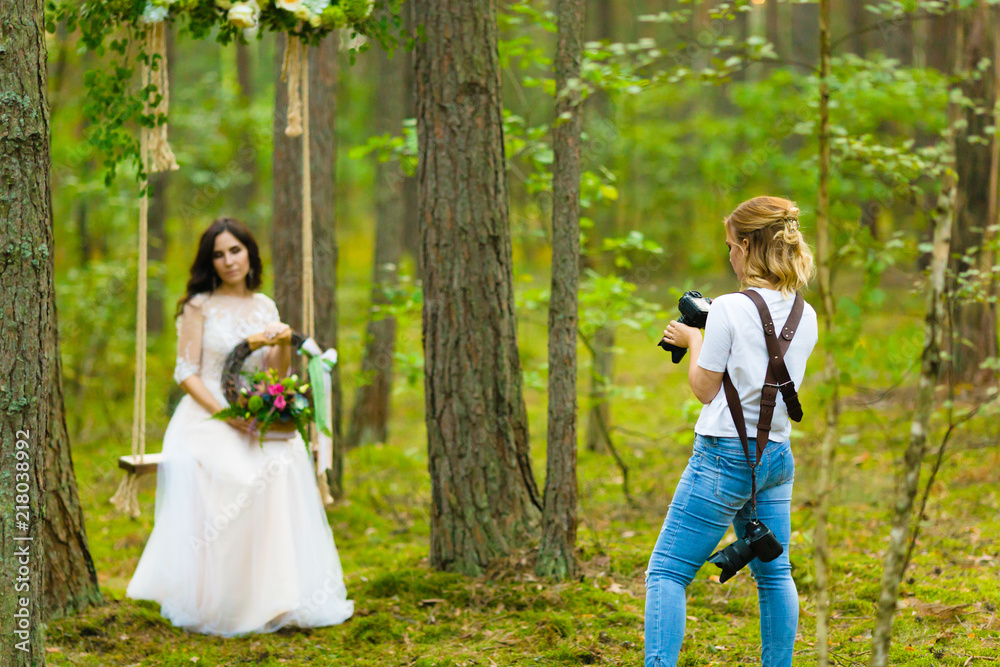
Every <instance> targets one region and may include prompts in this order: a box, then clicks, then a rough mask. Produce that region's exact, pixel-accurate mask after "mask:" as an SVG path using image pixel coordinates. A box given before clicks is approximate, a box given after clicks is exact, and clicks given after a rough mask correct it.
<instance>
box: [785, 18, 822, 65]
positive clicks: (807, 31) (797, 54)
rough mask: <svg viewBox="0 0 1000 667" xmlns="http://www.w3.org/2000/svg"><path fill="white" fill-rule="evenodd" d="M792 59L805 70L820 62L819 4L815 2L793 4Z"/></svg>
mask: <svg viewBox="0 0 1000 667" xmlns="http://www.w3.org/2000/svg"><path fill="white" fill-rule="evenodd" d="M791 44H792V60H794V61H795V65H796V66H797V67H799V68H800V70H799V71H800V72H805V69H804V68H808V69H809V70H810V72H811V71H812V70H813V69H814V68H816V66H817V65H818V64H819V6H818V5H814V4H793V5H792V39H791Z"/></svg>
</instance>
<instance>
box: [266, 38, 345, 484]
mask: <svg viewBox="0 0 1000 667" xmlns="http://www.w3.org/2000/svg"><path fill="white" fill-rule="evenodd" d="M283 50H284V41H283V40H282V41H281V43H280V44H279V46H278V53H277V56H276V57H277V71H278V73H279V75H280V72H281V60H280V59H281V54H282V53H283ZM337 76H338V74H337V34H336V33H331V34H330V35H329V36H328V37H326V38H325V39H324V40H323V41H322V43H321V44H320V45H319V46H318V47H310V48H309V117H310V130H309V132H310V147H309V150H310V169H311V171H312V207H313V209H312V211H313V212H312V218H313V240H314V246H313V267H314V275H313V281H314V283H313V284H314V295H315V298H314V301H315V305H314V309H315V310H314V312H315V313H316V332H315V334H316V335H315V337H316V342H317V343H319V344H320V345H321V346H322V347H324V348H328V347H336V346H337V344H338V332H337V255H338V250H337V236H336V228H335V219H334V201H335V191H334V186H335V178H336V174H335V172H334V167H335V160H334V156H335V154H336V135H335V132H334V130H335V119H336V99H337V95H336V91H337ZM275 89H276V101H275V122H274V157H273V160H274V162H273V164H274V168H273V173H274V204H273V221H274V222H273V228H272V230H271V252H272V263H273V265H274V300H275V302H276V304H277V306H278V310H279V312H280V313H281V316H282V321H284V322H287V323H288V324H289V325H290V326H291V327H292V328H293V329H296V330H298V331H301V330H302V324H303V322H302V137H294V138H289V137H286V136H285V122H286V120H285V119H286V113H287V111H286V110H287V107H288V103H287V100H286V90H285V85H284V84H280V85H277V86H275ZM332 375H333V391H332V396H331V411H332V412H331V414H332V415H333V468H332V469H331V470H330V471H328V473H327V478H328V481H329V483H330V491H331V493H332V494H333V496H334V497H335V498H339V497H340V496H341V494H342V492H343V488H342V484H343V449H342V447H343V443H342V442H341V440H342V438H341V430H342V427H341V421H342V408H341V405H342V400H341V384H340V366H339V365H336V366H334V367H333V374H332Z"/></svg>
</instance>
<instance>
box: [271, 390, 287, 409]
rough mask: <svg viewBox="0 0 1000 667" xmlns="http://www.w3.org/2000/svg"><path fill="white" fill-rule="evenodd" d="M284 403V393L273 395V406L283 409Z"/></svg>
mask: <svg viewBox="0 0 1000 667" xmlns="http://www.w3.org/2000/svg"><path fill="white" fill-rule="evenodd" d="M279 386H280V385H279ZM285 405H286V403H285V395H284V394H278V395H277V396H275V397H274V407H275V408H277V409H278V410H284V409H285Z"/></svg>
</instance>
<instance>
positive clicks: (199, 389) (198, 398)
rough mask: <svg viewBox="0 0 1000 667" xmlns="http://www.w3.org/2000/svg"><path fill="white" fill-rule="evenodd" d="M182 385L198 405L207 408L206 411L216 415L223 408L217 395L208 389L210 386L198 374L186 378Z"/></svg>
mask: <svg viewBox="0 0 1000 667" xmlns="http://www.w3.org/2000/svg"><path fill="white" fill-rule="evenodd" d="M180 386H181V389H183V390H184V391H185V392H187V394H188V396H190V397H191V398H193V399H194V400H195V402H196V403H197V404H198V405H200V406H201V407H203V408H205V411H206V412H208V413H209V414H211V415H214V414H215V413H216V412H218V411H219V410H221V409H222V406H221V405H219V402H218V401H217V400H215V396H212V392H210V391H209V390H208V387H206V386H205V383H204V382H202V381H201V378H200V377H198V376H197V375H192V376H191V377H189V378H188V379H186V380H184V381H183V382H181V385H180Z"/></svg>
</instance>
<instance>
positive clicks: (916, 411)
mask: <svg viewBox="0 0 1000 667" xmlns="http://www.w3.org/2000/svg"><path fill="white" fill-rule="evenodd" d="M947 180H950V179H948V178H947V177H946V181H947ZM955 199H956V189H955V185H954V183H949V182H945V183H943V184H942V192H941V196H940V198H939V200H938V205H937V209H936V210H935V211H934V220H935V226H934V241H933V251H932V259H931V274H930V279H929V280H928V281H927V287H926V290H927V296H926V299H927V301H926V304H927V305H926V310H927V313H926V316H925V320H924V349H923V353H922V356H921V367H920V385H919V389H918V391H917V400H916V404H915V405H914V408H913V420H912V422H911V424H910V441H909V444H908V445H907V448H906V453H905V454H904V458H903V480H902V484H900V485H899V487H898V489H897V491H896V501H895V503H894V505H893V507H894V511H893V517H892V528H891V530H890V531H889V546H888V548H887V549H886V554H885V564H884V566H883V571H882V588H881V592H880V594H879V600H878V611H877V614H876V618H875V629H874V631H873V632H872V653H871V661H870V666H871V667H886V665H888V664H889V645H890V642H891V640H892V619H893V616H895V613H896V601H897V599H898V598H899V584H900V582H901V581H902V580H903V575H904V573H905V571H906V566H907V563H906V551H907V544H908V542H909V540H910V530H911V529H910V522H911V515H912V514H913V499H914V498H915V497H916V495H917V488H918V486H919V484H920V468H921V466H922V464H923V460H924V452H925V450H926V447H927V429H928V428H930V421H931V414H932V413H933V412H934V388H935V387H936V386H937V382H938V379H939V377H940V375H941V365H942V359H943V354H944V351H945V350H944V345H943V339H944V330H945V327H946V321H945V317H946V315H945V269H947V267H948V249H949V244H950V236H951V230H952V225H953V222H952V219H953V216H955V214H956V213H957V211H956V209H955Z"/></svg>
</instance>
